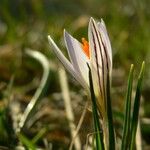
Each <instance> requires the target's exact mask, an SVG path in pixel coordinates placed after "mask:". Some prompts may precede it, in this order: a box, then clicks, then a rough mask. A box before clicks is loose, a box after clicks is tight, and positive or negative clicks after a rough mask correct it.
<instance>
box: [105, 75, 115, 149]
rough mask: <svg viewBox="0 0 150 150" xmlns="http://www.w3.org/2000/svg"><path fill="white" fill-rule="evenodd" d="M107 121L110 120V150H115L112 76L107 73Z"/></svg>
mask: <svg viewBox="0 0 150 150" xmlns="http://www.w3.org/2000/svg"><path fill="white" fill-rule="evenodd" d="M106 88H107V102H106V105H107V119H108V132H109V137H108V139H109V149H110V150H115V135H114V125H113V113H112V108H111V95H110V76H109V72H108V73H107V87H106Z"/></svg>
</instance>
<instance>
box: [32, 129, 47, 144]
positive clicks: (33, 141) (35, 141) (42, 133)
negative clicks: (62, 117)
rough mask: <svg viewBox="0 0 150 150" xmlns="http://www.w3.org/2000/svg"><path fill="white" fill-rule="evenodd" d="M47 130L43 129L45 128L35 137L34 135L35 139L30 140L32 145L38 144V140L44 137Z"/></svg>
mask: <svg viewBox="0 0 150 150" xmlns="http://www.w3.org/2000/svg"><path fill="white" fill-rule="evenodd" d="M47 130H48V129H47V128H46V127H45V128H42V129H41V130H40V131H39V132H38V133H37V135H35V137H34V138H33V139H32V143H34V144H35V143H37V142H38V140H40V139H41V138H42V137H43V136H44V135H45V133H46V132H47Z"/></svg>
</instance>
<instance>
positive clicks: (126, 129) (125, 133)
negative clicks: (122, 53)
mask: <svg viewBox="0 0 150 150" xmlns="http://www.w3.org/2000/svg"><path fill="white" fill-rule="evenodd" d="M133 72H134V65H133V64H132V65H131V67H130V73H129V78H128V87H127V95H126V107H125V117H124V125H123V137H122V145H121V149H122V150H126V149H127V147H128V146H129V143H128V142H129V141H128V140H129V134H130V127H131V126H130V125H131V97H132V85H133Z"/></svg>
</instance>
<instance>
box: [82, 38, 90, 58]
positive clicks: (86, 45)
mask: <svg viewBox="0 0 150 150" xmlns="http://www.w3.org/2000/svg"><path fill="white" fill-rule="evenodd" d="M82 48H83V51H84V53H85V55H86V56H87V57H88V58H90V51H89V42H88V41H87V40H86V39H85V38H82Z"/></svg>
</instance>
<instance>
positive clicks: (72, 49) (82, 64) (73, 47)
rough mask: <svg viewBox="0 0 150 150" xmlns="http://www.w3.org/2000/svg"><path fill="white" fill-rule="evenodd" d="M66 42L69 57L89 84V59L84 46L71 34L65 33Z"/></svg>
mask: <svg viewBox="0 0 150 150" xmlns="http://www.w3.org/2000/svg"><path fill="white" fill-rule="evenodd" d="M64 37H65V42H66V46H67V50H68V53H69V57H70V60H71V63H72V65H73V67H74V69H75V70H76V71H77V72H78V73H79V74H80V75H81V76H82V77H83V79H84V80H86V82H87V84H88V82H89V79H88V72H89V69H88V67H87V63H89V58H88V57H87V56H86V55H85V53H84V51H83V49H82V45H81V43H80V42H78V41H77V40H76V39H75V38H73V37H72V36H71V35H70V34H69V33H67V32H66V31H64Z"/></svg>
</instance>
